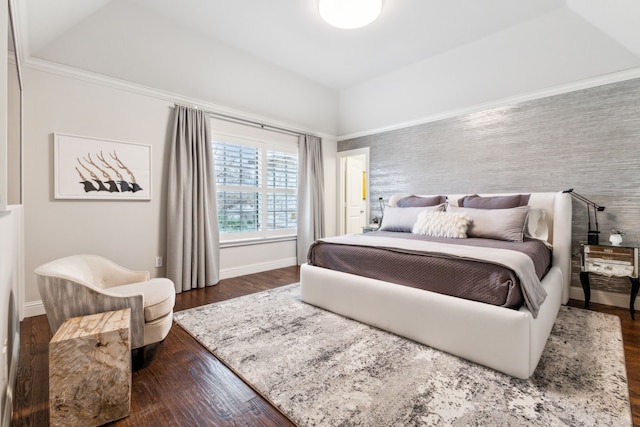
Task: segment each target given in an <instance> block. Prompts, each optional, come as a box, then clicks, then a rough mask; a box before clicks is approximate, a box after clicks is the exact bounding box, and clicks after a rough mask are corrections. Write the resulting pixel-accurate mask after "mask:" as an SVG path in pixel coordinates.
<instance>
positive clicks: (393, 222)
mask: <svg viewBox="0 0 640 427" xmlns="http://www.w3.org/2000/svg"><path fill="white" fill-rule="evenodd" d="M443 210H444V203H443V204H440V205H436V206H429V207H423V208H397V207H394V206H387V207H386V208H385V210H384V215H383V216H382V225H381V226H380V230H381V231H401V232H405V233H410V232H411V229H412V228H413V225H414V224H415V223H416V221H417V220H418V215H419V214H420V213H421V212H424V211H431V212H436V211H443Z"/></svg>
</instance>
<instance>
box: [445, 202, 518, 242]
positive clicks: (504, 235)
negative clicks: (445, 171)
mask: <svg viewBox="0 0 640 427" xmlns="http://www.w3.org/2000/svg"><path fill="white" fill-rule="evenodd" d="M447 212H450V213H466V214H467V215H469V218H470V219H471V224H470V225H469V228H468V230H467V236H468V237H482V238H485V239H496V240H507V241H512V242H522V240H523V238H524V223H525V220H526V218H527V213H528V212H529V206H519V207H517V208H511V209H475V208H461V207H458V206H451V205H449V206H447Z"/></svg>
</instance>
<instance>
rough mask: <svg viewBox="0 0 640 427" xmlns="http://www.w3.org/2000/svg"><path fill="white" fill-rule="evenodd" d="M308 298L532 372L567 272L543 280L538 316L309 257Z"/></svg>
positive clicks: (499, 366) (499, 365)
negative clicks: (356, 272)
mask: <svg viewBox="0 0 640 427" xmlns="http://www.w3.org/2000/svg"><path fill="white" fill-rule="evenodd" d="M300 282H301V294H302V295H301V296H302V300H303V301H304V302H307V303H309V304H313V305H315V306H318V307H321V308H324V309H327V310H330V311H332V312H334V313H338V314H341V315H344V316H346V317H349V318H352V319H355V320H358V321H360V322H363V323H366V324H369V325H372V326H375V327H378V328H380V329H384V330H386V331H389V332H393V333H395V334H397V335H400V336H403V337H406V338H409V339H412V340H414V341H417V342H420V343H422V344H426V345H428V346H430V347H434V348H437V349H439V350H443V351H446V352H448V353H451V354H454V355H456V356H459V357H462V358H464V359H467V360H470V361H472V362H476V363H479V364H481V365H484V366H488V367H490V368H493V369H495V370H498V371H500V372H504V373H506V374H509V375H512V376H514V377H517V378H522V379H526V378H529V377H530V376H531V375H532V374H533V371H534V370H535V368H536V366H537V365H538V361H539V360H540V356H541V355H542V351H543V350H544V346H545V344H546V342H547V338H548V337H549V334H550V332H551V328H552V327H553V324H554V322H555V319H556V315H557V313H558V310H559V308H560V304H561V300H562V287H563V286H562V283H563V279H562V273H561V271H560V269H559V268H556V267H554V268H552V269H551V270H550V271H549V272H548V273H547V275H546V276H545V277H544V279H543V280H542V285H543V286H544V288H545V290H546V291H547V294H548V295H547V298H546V300H545V302H544V304H542V306H541V307H540V313H539V315H538V317H537V318H536V319H534V318H533V316H532V314H531V313H530V312H529V310H527V309H526V308H525V307H523V308H521V309H520V310H511V309H508V308H503V307H496V306H493V305H489V304H483V303H478V302H474V301H469V300H465V299H460V298H455V297H451V296H447V295H442V294H438V293H434V292H429V291H424V290H420V289H415V288H411V287H408V286H399V285H395V284H391V283H388V282H383V281H380V280H376V279H370V278H366V277H361V276H356V275H353V274H348V273H341V272H336V271H333V270H329V269H326V268H320V267H315V266H311V265H308V264H305V265H303V266H302V267H301V271H300Z"/></svg>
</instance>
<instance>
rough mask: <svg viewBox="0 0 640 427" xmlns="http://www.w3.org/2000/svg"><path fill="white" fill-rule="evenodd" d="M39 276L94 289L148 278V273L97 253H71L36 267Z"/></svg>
mask: <svg viewBox="0 0 640 427" xmlns="http://www.w3.org/2000/svg"><path fill="white" fill-rule="evenodd" d="M35 273H36V274H38V275H41V276H48V277H58V278H61V279H66V280H71V281H73V282H76V283H79V284H82V285H84V286H88V287H90V288H96V289H107V288H110V287H113V286H118V285H125V284H129V283H134V282H141V281H145V280H149V273H148V272H143V271H131V270H128V269H126V268H124V267H122V266H120V265H118V264H116V263H114V262H113V261H111V260H108V259H106V258H103V257H101V256H98V255H72V256H68V257H65V258H59V259H56V260H54V261H51V262H48V263H46V264H43V265H41V266H40V267H38V268H36V270H35Z"/></svg>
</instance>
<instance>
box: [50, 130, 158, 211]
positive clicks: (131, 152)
mask: <svg viewBox="0 0 640 427" xmlns="http://www.w3.org/2000/svg"><path fill="white" fill-rule="evenodd" d="M53 145H54V147H53V153H54V154H53V156H54V166H53V173H54V193H55V198H56V199H112V200H151V146H150V145H144V144H134V143H129V142H120V141H110V140H106V139H98V138H91V137H86V136H76V135H66V134H62V133H54V138H53Z"/></svg>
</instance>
